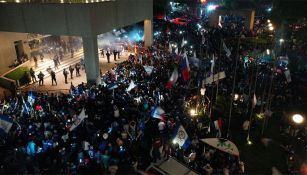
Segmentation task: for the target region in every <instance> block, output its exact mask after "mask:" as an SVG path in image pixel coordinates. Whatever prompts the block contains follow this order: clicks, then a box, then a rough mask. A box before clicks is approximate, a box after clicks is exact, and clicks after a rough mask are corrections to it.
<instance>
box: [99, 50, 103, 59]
mask: <svg viewBox="0 0 307 175" xmlns="http://www.w3.org/2000/svg"><path fill="white" fill-rule="evenodd" d="M100 55H101V56H102V58H104V50H103V49H100Z"/></svg>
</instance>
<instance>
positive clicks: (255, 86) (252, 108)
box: [247, 60, 259, 140]
mask: <svg viewBox="0 0 307 175" xmlns="http://www.w3.org/2000/svg"><path fill="white" fill-rule="evenodd" d="M258 68H259V66H258V64H257V60H256V74H255V84H254V95H255V94H256V88H257V75H258V71H259V70H258ZM253 98H254V96H253ZM250 100H251V98H250ZM255 106H256V104H255ZM255 106H253V105H252V106H251V112H250V115H249V126H248V132H247V139H248V140H249V134H250V128H251V123H252V116H253V113H254V108H255Z"/></svg>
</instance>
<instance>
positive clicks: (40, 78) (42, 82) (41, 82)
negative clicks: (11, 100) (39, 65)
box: [37, 71, 45, 86]
mask: <svg viewBox="0 0 307 175" xmlns="http://www.w3.org/2000/svg"><path fill="white" fill-rule="evenodd" d="M44 76H45V75H44V74H43V72H42V71H40V72H39V74H38V75H37V77H38V79H39V82H38V84H39V86H41V85H44Z"/></svg>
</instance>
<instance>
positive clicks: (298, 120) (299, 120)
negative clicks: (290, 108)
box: [292, 114, 304, 124]
mask: <svg viewBox="0 0 307 175" xmlns="http://www.w3.org/2000/svg"><path fill="white" fill-rule="evenodd" d="M292 120H293V122H294V123H296V124H301V123H303V122H304V117H303V116H302V115H301V114H294V115H293V116H292Z"/></svg>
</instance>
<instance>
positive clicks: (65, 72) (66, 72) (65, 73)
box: [63, 68, 69, 84]
mask: <svg viewBox="0 0 307 175" xmlns="http://www.w3.org/2000/svg"><path fill="white" fill-rule="evenodd" d="M68 74H69V73H68V71H67V70H66V69H65V68H64V69H63V75H64V78H65V84H67V83H68V82H67V76H68Z"/></svg>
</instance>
